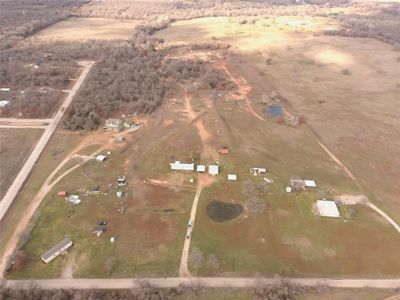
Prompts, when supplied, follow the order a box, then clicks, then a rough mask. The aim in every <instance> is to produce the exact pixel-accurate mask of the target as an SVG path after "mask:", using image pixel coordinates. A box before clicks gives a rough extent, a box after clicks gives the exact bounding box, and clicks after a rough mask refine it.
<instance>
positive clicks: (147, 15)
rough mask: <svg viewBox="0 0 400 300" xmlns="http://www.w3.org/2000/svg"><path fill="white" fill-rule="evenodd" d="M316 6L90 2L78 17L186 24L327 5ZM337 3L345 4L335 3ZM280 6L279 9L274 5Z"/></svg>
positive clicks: (289, 0)
mask: <svg viewBox="0 0 400 300" xmlns="http://www.w3.org/2000/svg"><path fill="white" fill-rule="evenodd" d="M314 2H315V3H316V4H315V5H314V4H308V5H297V4H296V1H295V0H264V1H255V0H252V1H241V2H240V3H238V2H235V1H224V0H220V1H211V0H205V1H190V0H183V1H182V0H158V1H146V0H142V1H137V0H124V1H121V0H116V1H106V0H100V1H93V2H90V3H88V4H85V5H83V6H82V7H80V9H79V11H78V14H79V15H80V16H84V17H108V18H116V19H137V20H147V21H156V20H159V19H160V17H162V18H167V19H169V20H187V19H193V18H201V17H213V16H229V17H234V16H260V15H268V16H271V15H315V14H316V13H318V14H319V13H321V11H323V8H321V7H319V6H318V5H320V4H324V3H326V2H328V1H325V0H316V1H314ZM336 2H340V3H342V2H347V0H345V1H336ZM276 4H279V5H276Z"/></svg>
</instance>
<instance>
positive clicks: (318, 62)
mask: <svg viewBox="0 0 400 300" xmlns="http://www.w3.org/2000/svg"><path fill="white" fill-rule="evenodd" d="M332 26H337V25H336V24H332V23H327V22H326V19H324V18H311V17H307V18H299V17H276V18H275V17H271V18H269V19H261V18H258V19H257V21H256V22H255V24H254V25H252V24H240V23H239V22H238V20H237V19H235V18H223V17H218V18H202V19H194V20H188V21H181V22H176V23H174V24H173V25H171V26H170V27H169V28H167V29H165V30H162V31H160V32H158V33H157V36H158V37H162V38H164V39H166V40H167V41H168V42H170V43H173V44H175V43H178V44H182V43H186V42H194V41H195V40H190V38H189V40H188V39H187V38H185V37H187V36H189V37H190V35H187V33H188V32H191V31H193V30H196V32H198V34H196V36H195V37H193V39H196V40H204V41H209V42H212V41H215V40H216V41H220V42H225V43H228V44H231V45H233V46H234V47H236V48H238V49H239V50H240V51H241V53H240V54H238V55H237V56H231V59H230V68H231V70H232V71H233V72H234V74H238V75H239V74H240V75H241V76H243V77H244V78H246V79H247V80H248V81H251V82H252V86H251V91H250V93H249V95H250V97H252V98H256V99H260V98H261V96H262V94H263V93H266V94H269V93H270V92H272V91H277V92H278V93H279V94H280V95H281V96H283V97H284V98H286V99H287V100H288V102H289V104H290V106H291V107H292V108H293V110H294V111H296V112H298V113H300V114H302V115H304V116H305V118H306V120H307V123H308V125H309V126H310V127H311V128H312V130H313V131H314V132H315V133H316V134H317V135H318V136H319V137H320V138H321V140H322V141H323V142H324V143H326V144H327V145H328V146H329V148H330V149H331V150H332V151H333V152H334V153H335V154H336V155H337V156H338V157H339V159H341V160H342V161H343V162H344V163H345V165H347V166H348V167H349V168H350V170H352V171H353V173H354V174H355V176H356V177H357V178H358V180H359V182H360V184H361V185H362V187H363V193H365V194H366V195H368V196H369V197H370V198H371V200H373V201H376V203H379V205H381V206H382V208H384V209H385V210H387V211H389V212H391V216H392V217H393V218H395V219H396V220H397V221H400V206H399V205H398V195H399V194H400V187H399V185H398V184H396V181H397V178H398V177H399V176H400V160H399V157H398V155H396V153H397V152H398V151H397V149H399V147H400V131H399V130H398V128H400V126H399V125H400V124H399V119H398V118H396V117H395V116H397V115H399V113H400V111H399V108H398V105H396V103H397V98H398V97H397V95H398V94H399V92H400V81H399V78H400V68H399V59H398V58H399V57H400V53H399V51H398V50H396V49H394V48H393V47H392V46H390V45H387V44H384V43H382V42H378V41H375V40H372V39H360V38H341V37H327V36H314V34H315V33H318V34H321V31H323V29H324V28H327V27H332ZM267 59H269V63H266V60H267ZM346 74H348V75H346ZM266 88H269V91H268V92H266Z"/></svg>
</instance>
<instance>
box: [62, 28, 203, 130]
mask: <svg viewBox="0 0 400 300" xmlns="http://www.w3.org/2000/svg"><path fill="white" fill-rule="evenodd" d="M155 43H157V41H156V40H154V39H151V38H149V37H148V34H147V33H143V32H142V33H141V34H140V35H139V34H138V35H135V36H134V37H133V39H132V40H131V44H129V45H127V44H121V45H119V46H115V45H114V46H113V45H110V46H109V48H108V49H107V51H104V52H103V53H102V54H101V55H100V57H98V58H97V59H96V65H95V66H94V67H93V69H92V71H91V73H90V75H89V77H88V79H87V81H86V83H85V85H84V86H83V87H82V88H81V90H80V92H79V94H78V95H77V98H76V99H75V100H74V102H73V103H72V105H71V107H70V108H69V109H68V110H67V112H66V118H65V119H64V127H65V128H66V129H70V130H79V129H86V130H93V129H96V128H97V127H98V125H99V122H100V118H101V117H110V116H112V115H114V114H116V113H118V112H121V113H124V114H129V113H131V114H133V113H135V112H143V113H149V112H152V111H154V110H155V109H156V107H158V106H159V105H160V104H161V103H162V100H163V98H164V97H165V96H166V94H167V93H168V92H169V91H172V90H173V88H174V83H176V81H177V80H187V79H193V78H197V77H198V76H199V75H200V74H201V69H202V68H201V65H202V64H201V61H197V60H187V61H180V60H176V59H167V60H165V55H166V53H167V50H166V49H161V50H156V47H155Z"/></svg>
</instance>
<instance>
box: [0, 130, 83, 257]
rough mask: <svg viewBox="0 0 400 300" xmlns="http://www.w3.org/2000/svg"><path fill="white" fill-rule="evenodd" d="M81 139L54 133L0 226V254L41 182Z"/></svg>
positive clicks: (66, 134)
mask: <svg viewBox="0 0 400 300" xmlns="http://www.w3.org/2000/svg"><path fill="white" fill-rule="evenodd" d="M24 130H27V129H24ZM80 139H81V137H80V136H79V135H76V134H70V133H65V132H56V133H55V135H54V136H53V137H52V138H51V140H50V142H49V144H48V145H47V147H46V148H45V150H44V152H43V154H42V155H41V157H40V158H39V161H38V163H37V165H36V166H35V167H34V168H33V170H32V173H31V175H30V177H29V179H28V181H27V182H26V183H25V185H24V186H23V188H22V190H21V191H20V192H19V194H18V195H17V198H16V199H15V201H14V202H13V204H12V205H11V207H10V208H9V210H8V212H7V214H6V215H5V217H4V219H3V221H2V223H1V224H0V230H1V235H0V254H2V253H3V251H4V247H5V246H6V241H7V240H8V239H10V237H11V235H12V233H13V230H14V228H15V224H17V223H18V221H19V219H20V218H21V216H22V215H23V214H24V208H26V207H27V205H28V203H29V202H30V201H31V200H32V198H33V197H34V195H35V194H36V193H37V192H38V190H39V189H40V187H41V185H42V184H43V182H44V181H45V180H46V178H47V177H48V176H49V175H50V173H51V171H52V170H54V169H55V168H56V167H57V165H58V164H59V163H60V162H61V161H62V160H63V159H64V158H65V156H66V155H67V154H68V152H69V151H71V149H72V148H73V147H75V146H76V144H77V143H78V142H79V140H80Z"/></svg>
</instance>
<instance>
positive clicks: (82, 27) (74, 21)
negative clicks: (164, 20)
mask: <svg viewBox="0 0 400 300" xmlns="http://www.w3.org/2000/svg"><path fill="white" fill-rule="evenodd" d="M138 24H139V22H138V21H127V20H125V21H121V20H113V19H106V18H69V19H67V20H65V21H60V22H57V23H56V24H54V25H52V26H50V27H48V28H46V29H44V30H42V31H39V32H38V33H37V34H35V35H33V37H32V38H38V39H41V40H44V41H49V40H51V41H54V40H62V41H84V40H117V39H122V40H127V39H129V37H130V35H131V34H132V31H133V30H134V28H135V26H137V25H138Z"/></svg>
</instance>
